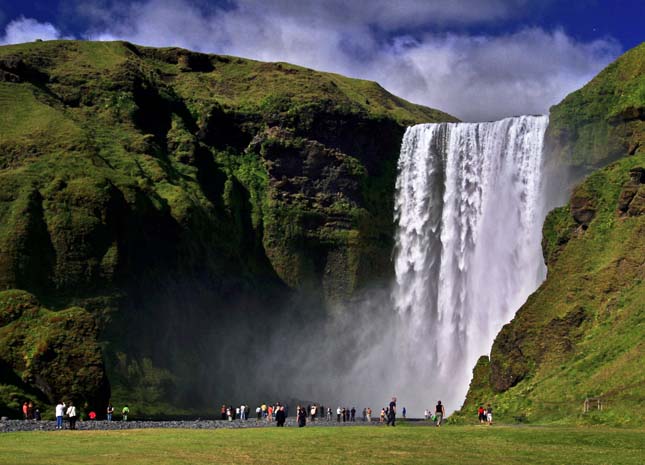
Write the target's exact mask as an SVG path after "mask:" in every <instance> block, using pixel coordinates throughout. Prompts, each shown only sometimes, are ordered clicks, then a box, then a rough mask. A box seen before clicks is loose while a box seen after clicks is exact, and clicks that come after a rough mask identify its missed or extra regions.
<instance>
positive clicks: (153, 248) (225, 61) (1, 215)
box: [0, 41, 454, 406]
mask: <svg viewBox="0 0 645 465" xmlns="http://www.w3.org/2000/svg"><path fill="white" fill-rule="evenodd" d="M451 120H454V118H452V117H450V116H449V115H446V114H444V113H441V112H438V111H435V110H432V109H429V108H425V107H421V106H417V105H413V104H411V103H409V102H406V101H404V100H402V99H399V98H397V97H395V96H393V95H391V94H389V93H388V92H386V91H385V90H384V89H382V88H381V87H380V86H379V85H378V84H376V83H373V82H366V81H359V80H354V79H348V78H345V77H343V76H339V75H335V74H328V73H321V72H316V71H312V70H309V69H304V68H300V67H297V66H293V65H289V64H286V63H261V62H256V61H252V60H245V59H241V58H235V57H227V56H215V55H205V54H198V53H192V52H189V51H186V50H181V49H175V48H172V49H153V48H146V47H139V46H134V45H132V44H128V43H123V42H77V41H53V42H37V43H30V44H21V45H12V46H5V47H0V187H1V188H0V288H1V289H12V288H13V289H22V290H26V291H28V292H30V293H32V294H34V295H36V296H37V298H38V299H39V300H40V301H41V302H43V304H44V305H46V306H47V307H48V308H51V309H52V310H56V311H58V310H62V309H64V308H67V307H70V306H81V307H83V308H86V309H87V310H88V311H90V312H91V314H92V316H93V318H94V319H95V321H96V322H97V325H98V328H99V330H100V334H101V336H100V339H101V340H102V341H103V343H104V345H103V347H104V349H105V350H104V355H105V357H106V359H107V368H108V372H109V374H110V378H111V380H114V382H113V383H112V384H113V388H114V392H115V396H116V397H117V398H118V400H122V399H127V398H128V396H138V397H137V398H136V399H134V400H135V401H137V402H138V404H139V405H142V404H145V403H149V404H156V403H158V402H161V401H163V400H172V401H173V402H175V403H176V404H178V405H186V404H190V405H193V406H194V405H200V403H201V402H202V399H204V397H203V396H205V395H208V396H211V397H209V399H208V401H210V399H212V396H213V395H218V393H219V392H220V391H218V390H219V389H221V387H220V383H217V378H218V376H219V374H218V373H220V370H221V369H224V370H227V369H228V368H229V367H228V366H227V362H226V361H225V360H220V358H221V357H218V356H214V354H213V350H214V347H216V345H214V344H213V342H214V341H218V340H221V339H226V338H227V337H228V334H227V332H237V334H238V335H240V336H241V335H245V336H247V335H251V336H249V339H252V337H253V335H254V334H256V333H257V332H258V331H257V329H258V328H263V326H262V325H263V324H264V321H265V320H266V319H267V318H269V317H270V316H271V315H272V314H273V313H274V312H276V311H277V310H278V308H279V307H281V306H282V304H283V302H284V301H286V300H287V299H291V298H292V295H293V294H294V293H309V294H312V295H313V296H314V297H313V298H312V299H313V300H312V301H310V302H313V304H312V306H311V308H312V309H314V308H316V307H317V306H318V307H319V306H321V305H323V304H329V303H332V302H340V301H342V300H343V299H345V298H347V297H348V296H350V295H351V294H352V293H353V292H354V291H355V290H356V289H358V288H360V287H361V286H363V285H365V284H366V283H367V282H369V281H372V280H374V279H379V278H383V277H385V276H387V274H388V273H390V267H389V264H388V257H389V253H390V250H391V246H392V244H391V241H392V231H393V226H392V218H391V212H392V197H393V195H392V194H393V188H394V181H395V175H396V172H395V171H396V160H397V157H398V151H399V145H400V140H401V137H402V134H403V132H404V130H405V127H406V125H408V124H411V123H419V122H432V121H451ZM311 311H313V310H311ZM236 325H237V326H236ZM223 328H229V329H228V330H226V331H224V329H223ZM249 343H252V341H249ZM205 359H206V360H205ZM3 360H5V359H4V358H3ZM12 360H13V359H11V360H5V362H6V363H8V364H9V365H8V366H10V367H11V369H12V370H14V371H15V373H18V372H19V371H20V369H19V368H18V367H17V366H16V364H15V361H12ZM6 369H7V368H6V367H5V368H3V371H5V370H6ZM23 378H24V377H23ZM178 379H184V380H189V381H190V382H189V383H186V384H190V385H191V386H193V388H194V386H197V388H194V389H197V392H195V391H191V389H193V388H190V389H188V390H183V391H182V390H179V389H177V387H176V385H175V384H176V383H175V381H176V380H178ZM31 386H32V387H34V388H38V387H37V386H36V385H35V384H32V385H31ZM104 400H105V399H104Z"/></svg>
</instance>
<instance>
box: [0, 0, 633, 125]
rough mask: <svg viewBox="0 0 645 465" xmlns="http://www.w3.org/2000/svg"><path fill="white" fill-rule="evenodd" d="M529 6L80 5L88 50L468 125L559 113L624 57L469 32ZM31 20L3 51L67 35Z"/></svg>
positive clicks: (502, 1)
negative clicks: (195, 58)
mask: <svg viewBox="0 0 645 465" xmlns="http://www.w3.org/2000/svg"><path fill="white" fill-rule="evenodd" d="M534 3H535V2H530V1H528V0H482V1H477V2H473V1H465V0H461V1H450V0H439V1H433V2H428V1H422V0H402V1H400V2H388V1H385V0H376V1H373V2H345V1H340V0H326V1H313V0H303V1H300V2H292V1H288V0H267V1H260V0H237V1H227V2H221V3H217V4H215V5H212V4H211V3H209V2H205V1H202V0H193V1H188V0H143V1H141V2H137V3H130V2H120V1H109V0H94V1H93V2H70V3H68V4H67V7H66V8H67V10H66V11H67V12H68V13H71V16H73V17H75V18H82V19H83V23H84V28H83V31H82V33H81V34H80V37H79V38H86V39H95V40H116V39H122V40H128V41H131V42H134V43H137V44H142V45H151V46H180V47H185V48H189V49H192V50H199V51H203V52H211V53H226V54H230V55H240V56H244V57H249V58H256V59H259V60H267V61H288V62H292V63H296V64H299V65H303V66H307V67H311V68H316V69H320V70H324V71H333V72H338V73H342V74H346V75H349V76H353V77H359V78H364V79H370V80H375V81H378V82H379V83H380V84H382V85H383V86H384V87H385V88H387V89H388V90H390V91H391V92H394V93H395V94H398V95H400V96H402V97H404V98H406V99H408V100H411V101H414V102H416V103H422V104H425V105H428V106H431V107H435V108H439V109H441V110H444V111H447V112H449V113H452V114H454V115H456V116H458V117H460V118H462V119H464V120H470V121H475V120H491V119H498V118H501V117H504V116H509V115H516V114H526V113H547V112H548V108H549V106H550V105H553V104H555V103H557V102H558V101H559V100H560V99H562V97H564V96H565V95H566V94H567V93H569V92H571V91H573V90H575V89H577V88H579V87H580V86H582V85H583V84H584V83H586V82H587V81H588V80H589V79H590V78H591V77H592V76H594V75H595V74H596V73H597V72H598V71H600V69H602V68H603V67H604V66H606V65H607V64H608V63H609V62H610V61H612V60H613V59H614V58H615V57H616V56H617V55H618V54H620V52H621V48H620V45H619V44H618V43H617V42H616V41H614V40H613V39H611V38H606V39H601V40H596V41H593V42H580V41H577V40H576V39H574V38H573V37H570V36H569V35H568V34H567V33H566V32H565V31H563V30H544V29H541V28H538V27H532V28H526V27H525V28H522V27H520V28H515V29H514V30H511V31H506V32H499V31H498V32H494V33H493V32H475V33H473V32H472V30H470V29H468V28H467V26H468V25H473V24H492V23H493V22H495V21H498V20H503V19H508V18H511V17H525V16H526V15H527V14H529V13H530V12H531V11H532V9H533V8H537V7H536V6H535V4H534ZM64 27H65V24H64V20H63V23H62V24H61V25H60V26H58V27H56V26H54V25H52V24H49V23H40V22H38V21H35V20H34V19H30V18H19V19H16V20H14V21H12V22H11V23H9V25H8V26H7V27H6V30H5V31H4V35H3V36H0V42H4V43H15V42H22V41H28V40H33V39H35V38H42V39H54V38H60V37H62V36H63V35H64V34H63V32H61V31H62V30H63V29H64Z"/></svg>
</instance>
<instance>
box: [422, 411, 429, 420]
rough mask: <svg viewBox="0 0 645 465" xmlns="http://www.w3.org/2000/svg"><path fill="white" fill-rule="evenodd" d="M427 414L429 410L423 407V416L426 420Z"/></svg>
mask: <svg viewBox="0 0 645 465" xmlns="http://www.w3.org/2000/svg"><path fill="white" fill-rule="evenodd" d="M429 415H430V412H429V411H428V409H425V410H424V411H423V418H425V419H426V420H427V419H428V416H429Z"/></svg>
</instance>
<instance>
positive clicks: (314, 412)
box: [309, 404, 316, 421]
mask: <svg viewBox="0 0 645 465" xmlns="http://www.w3.org/2000/svg"><path fill="white" fill-rule="evenodd" d="M309 413H310V414H311V421H316V404H314V405H312V406H311V410H309Z"/></svg>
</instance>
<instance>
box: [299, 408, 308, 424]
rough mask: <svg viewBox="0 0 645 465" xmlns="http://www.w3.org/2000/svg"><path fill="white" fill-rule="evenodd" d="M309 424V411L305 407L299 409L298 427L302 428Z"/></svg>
mask: <svg viewBox="0 0 645 465" xmlns="http://www.w3.org/2000/svg"><path fill="white" fill-rule="evenodd" d="M306 424H307V410H305V408H304V407H300V408H299V409H298V427H300V428H302V427H303V426H305V425H306Z"/></svg>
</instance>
